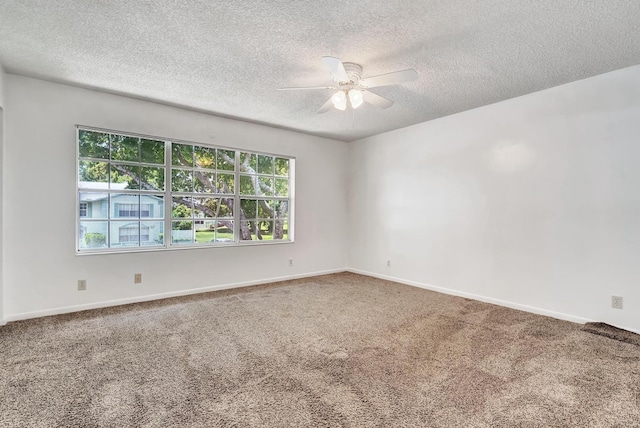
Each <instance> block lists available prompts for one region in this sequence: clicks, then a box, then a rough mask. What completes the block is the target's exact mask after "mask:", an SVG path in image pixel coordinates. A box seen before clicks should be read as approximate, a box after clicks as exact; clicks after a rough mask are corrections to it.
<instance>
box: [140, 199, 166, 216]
mask: <svg viewBox="0 0 640 428" xmlns="http://www.w3.org/2000/svg"><path fill="white" fill-rule="evenodd" d="M140 218H143V219H144V218H164V195H146V194H145V195H140Z"/></svg>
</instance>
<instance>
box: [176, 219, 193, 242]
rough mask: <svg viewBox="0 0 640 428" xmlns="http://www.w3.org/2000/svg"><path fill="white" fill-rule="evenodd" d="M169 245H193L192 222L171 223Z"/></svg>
mask: <svg viewBox="0 0 640 428" xmlns="http://www.w3.org/2000/svg"><path fill="white" fill-rule="evenodd" d="M171 243H172V244H191V243H193V221H191V220H183V221H172V222H171Z"/></svg>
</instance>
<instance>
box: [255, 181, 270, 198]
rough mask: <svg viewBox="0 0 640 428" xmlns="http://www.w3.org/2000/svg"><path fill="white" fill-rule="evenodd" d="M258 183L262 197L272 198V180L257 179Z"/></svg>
mask: <svg viewBox="0 0 640 428" xmlns="http://www.w3.org/2000/svg"><path fill="white" fill-rule="evenodd" d="M258 182H259V183H260V192H261V194H262V195H264V196H273V178H271V177H258Z"/></svg>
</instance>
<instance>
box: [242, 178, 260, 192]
mask: <svg viewBox="0 0 640 428" xmlns="http://www.w3.org/2000/svg"><path fill="white" fill-rule="evenodd" d="M253 177H255V176H250V175H241V176H240V194H241V195H255V194H256V191H255V189H254V187H253Z"/></svg>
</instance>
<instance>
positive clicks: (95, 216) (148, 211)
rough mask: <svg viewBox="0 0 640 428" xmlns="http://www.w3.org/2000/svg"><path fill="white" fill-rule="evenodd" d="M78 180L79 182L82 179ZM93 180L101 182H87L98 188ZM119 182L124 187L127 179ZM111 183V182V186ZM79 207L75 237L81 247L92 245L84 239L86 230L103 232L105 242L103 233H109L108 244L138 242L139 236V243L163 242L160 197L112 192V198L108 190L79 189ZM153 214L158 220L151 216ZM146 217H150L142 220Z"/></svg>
mask: <svg viewBox="0 0 640 428" xmlns="http://www.w3.org/2000/svg"><path fill="white" fill-rule="evenodd" d="M80 184H81V186H82V182H81V183H80ZM96 184H103V183H90V185H91V186H92V187H93V188H94V189H96V190H98V189H99V187H98V186H96ZM104 184H106V183H104ZM122 185H123V187H122V189H124V186H125V185H126V183H122ZM82 187H85V186H82ZM113 187H114V184H112V189H113ZM79 210H80V212H79V215H80V222H81V224H80V229H79V234H78V239H79V244H80V247H81V248H84V247H87V246H91V245H89V244H88V242H87V241H86V239H85V237H86V235H87V234H100V235H102V236H104V240H105V245H106V236H107V233H109V238H110V243H111V247H114V246H129V245H134V246H137V245H138V240H139V241H140V245H154V244H158V243H161V242H162V233H163V231H164V223H163V221H162V220H161V219H162V218H163V217H164V213H163V210H164V199H163V198H162V197H158V196H154V195H140V199H139V200H138V195H134V194H126V193H111V200H109V193H100V192H99V191H98V192H81V196H80V204H79ZM154 218H156V219H159V221H153V220H151V219H154ZM107 219H109V221H107ZM145 219H149V220H148V221H145ZM85 220H86V221H85ZM101 220H103V221H101ZM107 230H108V232H107ZM94 236H95V235H94ZM96 246H103V245H96Z"/></svg>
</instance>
